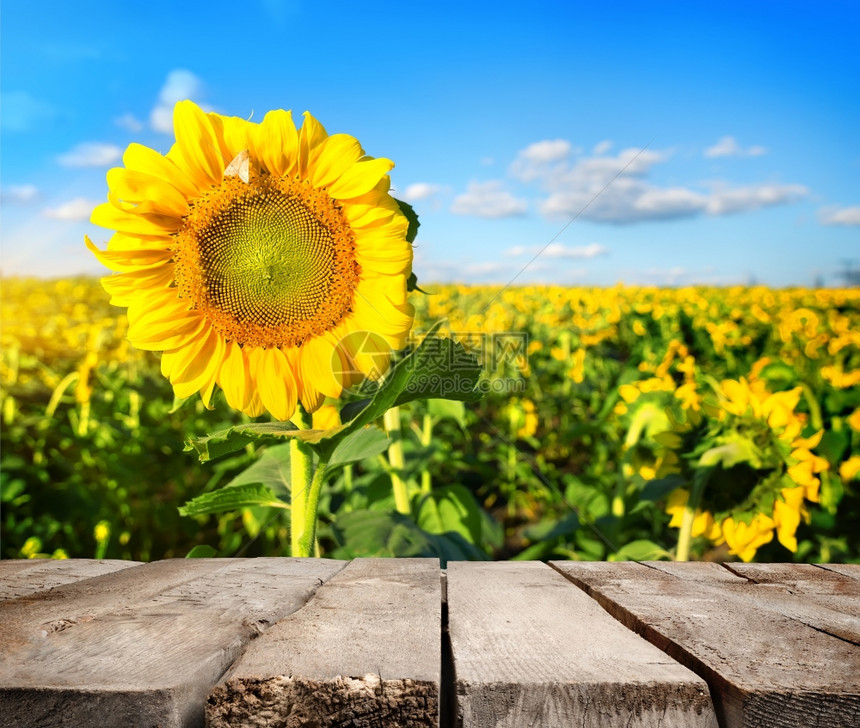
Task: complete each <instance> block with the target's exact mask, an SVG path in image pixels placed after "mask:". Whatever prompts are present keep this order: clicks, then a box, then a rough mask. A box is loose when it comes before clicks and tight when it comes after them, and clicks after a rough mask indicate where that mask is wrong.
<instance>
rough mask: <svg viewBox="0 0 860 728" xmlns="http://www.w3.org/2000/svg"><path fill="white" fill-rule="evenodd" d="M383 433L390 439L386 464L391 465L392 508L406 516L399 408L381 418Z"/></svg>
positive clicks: (391, 410) (407, 505)
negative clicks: (383, 427) (401, 475)
mask: <svg viewBox="0 0 860 728" xmlns="http://www.w3.org/2000/svg"><path fill="white" fill-rule="evenodd" d="M382 423H383V425H384V426H385V431H386V432H387V433H388V436H389V437H390V438H391V445H389V446H388V464H389V465H391V488H392V490H393V491H394V507H395V508H396V509H397V512H398V513H403V514H404V515H406V516H408V515H409V514H410V512H411V511H410V508H409V491H408V490H407V489H406V481H405V480H403V478H401V477H400V474H401V473H402V472H403V467H404V465H405V460H404V458H403V433H402V432H401V430H400V408H399V407H392V408H391V409H390V410H388V411H387V412H386V413H385V414H384V415H383V417H382Z"/></svg>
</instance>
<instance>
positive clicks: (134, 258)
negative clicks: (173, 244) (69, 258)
mask: <svg viewBox="0 0 860 728" xmlns="http://www.w3.org/2000/svg"><path fill="white" fill-rule="evenodd" d="M84 242H85V243H86V245H87V247H88V248H89V249H90V252H91V253H92V254H93V255H95V256H96V258H98V260H99V263H101V264H102V265H103V266H105V267H106V268H110V269H111V270H114V271H117V272H119V273H130V272H132V271H138V270H144V269H148V268H157V267H160V266H162V265H164V263H166V262H167V261H168V260H170V258H171V256H172V255H173V253H171V252H170V251H169V250H113V251H112V250H99V249H98V248H97V247H96V246H95V244H94V243H93V241H92V240H90V239H89V238H88V237H86V236H84Z"/></svg>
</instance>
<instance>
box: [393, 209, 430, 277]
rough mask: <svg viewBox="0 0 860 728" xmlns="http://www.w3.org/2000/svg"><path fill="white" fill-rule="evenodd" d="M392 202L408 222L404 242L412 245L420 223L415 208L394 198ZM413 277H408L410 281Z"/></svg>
mask: <svg viewBox="0 0 860 728" xmlns="http://www.w3.org/2000/svg"><path fill="white" fill-rule="evenodd" d="M394 201H395V202H396V203H397V204H398V205H399V207H400V212H402V213H403V215H404V216H405V217H406V219H407V220H408V221H409V227H408V228H407V229H406V240H407V241H408V242H410V243H414V242H415V238H416V237H418V228H419V227H421V223H420V222H418V213H417V212H415V208H414V207H412V205H410V204H409V203H408V202H404V201H403V200H398V199H396V198H395V200H394ZM414 275H415V274H414V273H413V274H412V275H410V276H409V277H410V279H411V278H412V277H413V276H414ZM409 290H410V291H411V290H412V289H411V288H410V289H409ZM422 292H423V291H422Z"/></svg>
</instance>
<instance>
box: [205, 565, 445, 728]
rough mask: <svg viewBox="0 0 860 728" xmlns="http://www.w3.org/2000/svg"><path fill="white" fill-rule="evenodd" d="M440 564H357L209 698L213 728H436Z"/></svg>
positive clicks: (248, 656) (251, 652) (257, 646)
mask: <svg viewBox="0 0 860 728" xmlns="http://www.w3.org/2000/svg"><path fill="white" fill-rule="evenodd" d="M440 582H441V580H440V571H439V562H438V561H436V560H435V559H396V560H394V559H356V560H355V561H353V562H351V563H350V564H349V565H348V566H347V567H346V568H345V569H344V570H343V571H342V572H340V573H339V574H338V575H337V576H335V577H334V578H333V579H331V580H330V581H329V582H327V583H326V584H325V585H324V586H322V587H321V588H320V589H319V590H318V591H317V593H316V594H315V595H314V598H313V599H312V600H310V601H309V602H308V603H307V604H306V605H305V607H304V608H303V609H301V610H299V611H297V612H295V613H293V614H291V615H290V616H289V617H287V618H286V619H283V620H281V621H280V622H278V623H277V624H276V625H274V626H273V627H272V628H271V629H270V630H269V631H268V632H266V634H265V635H263V636H262V637H261V638H260V639H257V640H255V641H254V642H252V643H251V644H250V645H249V647H248V649H247V650H246V652H245V654H243V655H242V658H241V659H240V660H238V661H237V663H236V664H235V665H234V666H233V667H232V668H231V669H230V670H229V671H228V672H227V674H225V676H224V678H223V679H222V681H221V682H220V683H219V685H218V687H216V688H215V690H214V691H213V692H212V695H211V696H210V697H209V701H208V704H207V708H206V724H207V726H209V728H222V727H225V728H226V726H230V727H231V728H238V727H240V726H262V725H265V726H267V727H271V728H276V727H277V726H285V727H286V726H289V727H290V728H292V727H293V726H303V725H312V726H315V727H316V728H328V727H329V726H332V727H333V726H350V727H351V728H383V727H385V728H396V727H397V726H410V727H413V726H414V727H416V728H417V727H418V726H435V725H437V724H438V712H439V676H440V654H441V627H442V625H441V604H442V598H441V583H440Z"/></svg>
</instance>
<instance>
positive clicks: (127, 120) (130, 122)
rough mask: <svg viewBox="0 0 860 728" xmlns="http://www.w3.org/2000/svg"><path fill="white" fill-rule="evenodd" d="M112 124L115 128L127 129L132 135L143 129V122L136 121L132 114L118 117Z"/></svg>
mask: <svg viewBox="0 0 860 728" xmlns="http://www.w3.org/2000/svg"><path fill="white" fill-rule="evenodd" d="M113 122H114V124H116V125H117V126H119V127H121V128H123V129H127V130H128V131H130V132H132V133H137V132H139V131H141V130H142V129H143V122H142V121H141V120H140V119H138V118H137V117H136V116H135V115H134V114H130V113H126V114H123V115H122V116H118V117H117V118H116V119H114V120H113Z"/></svg>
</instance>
